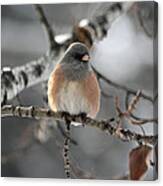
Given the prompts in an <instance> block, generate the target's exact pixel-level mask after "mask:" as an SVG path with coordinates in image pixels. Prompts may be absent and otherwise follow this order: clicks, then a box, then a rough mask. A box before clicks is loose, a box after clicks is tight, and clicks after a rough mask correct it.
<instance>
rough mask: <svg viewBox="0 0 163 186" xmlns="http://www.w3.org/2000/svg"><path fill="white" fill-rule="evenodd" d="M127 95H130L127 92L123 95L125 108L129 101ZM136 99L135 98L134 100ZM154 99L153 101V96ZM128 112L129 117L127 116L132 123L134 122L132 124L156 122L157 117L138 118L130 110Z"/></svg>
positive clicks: (127, 106)
mask: <svg viewBox="0 0 163 186" xmlns="http://www.w3.org/2000/svg"><path fill="white" fill-rule="evenodd" d="M129 96H130V93H129V92H127V93H126V97H125V106H126V109H127V110H128V108H129V103H128V102H129ZM140 96H141V95H139V98H140ZM139 98H138V100H139ZM134 100H135V99H134ZM134 100H133V102H134ZM138 100H137V99H136V102H137V101H138ZM154 101H155V98H154ZM130 108H131V106H130ZM128 114H129V116H130V118H129V120H130V122H131V123H132V124H134V125H143V124H146V123H155V124H157V123H158V119H157V118H140V117H138V116H135V115H134V114H133V113H132V112H130V113H128Z"/></svg>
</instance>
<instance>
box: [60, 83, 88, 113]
mask: <svg viewBox="0 0 163 186" xmlns="http://www.w3.org/2000/svg"><path fill="white" fill-rule="evenodd" d="M57 107H58V108H57V110H59V111H65V112H69V113H70V114H80V113H81V112H85V113H89V112H90V105H89V104H88V102H87V100H86V99H85V98H84V96H83V93H82V91H81V86H80V84H79V83H77V82H67V83H65V85H64V86H63V88H62V89H61V91H60V93H59V102H58V104H57Z"/></svg>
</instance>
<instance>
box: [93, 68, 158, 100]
mask: <svg viewBox="0 0 163 186" xmlns="http://www.w3.org/2000/svg"><path fill="white" fill-rule="evenodd" d="M92 68H93V70H94V72H95V73H96V75H97V76H98V78H99V79H102V80H104V81H105V82H106V83H107V84H109V85H111V86H113V87H116V88H117V89H121V90H124V91H126V92H128V93H129V94H132V95H136V94H137V91H136V90H134V89H131V88H129V87H127V86H125V85H121V84H118V83H115V82H113V81H112V80H110V79H108V78H106V77H105V76H104V75H102V74H101V73H100V72H99V71H97V69H96V68H95V67H93V66H92ZM140 97H142V98H144V99H146V100H148V101H150V102H152V103H153V102H154V100H155V99H153V98H152V97H151V96H148V95H146V94H145V93H141V96H140Z"/></svg>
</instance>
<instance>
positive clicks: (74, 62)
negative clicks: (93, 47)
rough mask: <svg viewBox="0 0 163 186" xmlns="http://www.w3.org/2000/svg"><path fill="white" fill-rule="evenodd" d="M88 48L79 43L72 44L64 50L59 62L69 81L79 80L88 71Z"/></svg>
mask: <svg viewBox="0 0 163 186" xmlns="http://www.w3.org/2000/svg"><path fill="white" fill-rule="evenodd" d="M89 59H90V57H89V51H88V48H87V47H86V46H85V45H84V44H82V43H79V42H76V43H73V44H71V45H70V46H69V48H68V49H67V50H66V52H65V54H64V56H63V58H62V59H61V61H60V64H61V66H62V69H63V71H64V73H65V75H66V78H68V79H69V80H80V79H82V78H84V77H85V75H87V73H88V72H89V71H90V64H89Z"/></svg>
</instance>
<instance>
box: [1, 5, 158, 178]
mask: <svg viewBox="0 0 163 186" xmlns="http://www.w3.org/2000/svg"><path fill="white" fill-rule="evenodd" d="M138 4H139V7H141V10H142V11H143V12H145V13H144V14H143V15H144V17H143V19H144V20H143V21H144V24H145V27H146V29H147V30H148V31H149V33H150V32H151V30H153V5H154V4H153V2H146V3H144V4H143V3H138ZM108 6H110V3H93V4H56V5H43V8H44V10H45V13H46V15H47V17H48V20H49V22H50V23H51V24H52V26H53V29H54V30H55V32H56V33H57V34H62V33H68V32H71V29H72V27H73V25H74V24H76V23H78V21H79V20H80V19H82V18H89V19H91V18H92V16H93V15H96V14H98V13H99V12H102V11H103V10H104V9H105V8H107V7H108ZM151 12H152V13H151ZM1 14H2V23H1V55H2V56H1V63H2V67H3V66H10V67H14V66H19V65H23V64H25V63H28V62H29V61H31V60H34V59H37V58H38V57H40V56H41V55H43V54H45V52H46V51H47V49H48V43H47V39H46V36H45V34H44V31H43V29H42V27H41V25H40V22H39V21H38V18H37V15H36V12H35V10H34V8H33V6H32V5H7V6H5V5H3V6H2V7H1ZM146 15H150V16H146ZM155 62H156V61H155ZM92 64H93V65H94V66H95V67H96V68H97V69H98V71H100V72H101V73H102V74H104V75H105V76H106V77H108V78H109V79H111V80H113V81H115V82H117V83H120V84H122V85H126V86H128V87H130V88H134V89H135V90H138V89H142V90H143V91H144V92H145V93H146V94H148V95H151V96H153V91H154V85H153V79H154V73H153V67H154V66H153V65H154V56H153V38H152V37H149V36H148V35H147V34H146V33H145V32H144V29H143V28H142V27H141V25H140V23H139V20H138V18H137V14H136V10H135V9H133V10H131V11H129V12H128V13H127V14H124V15H123V16H121V17H119V18H118V19H117V20H116V21H115V22H114V23H113V25H112V26H111V28H110V29H109V31H108V34H107V37H106V38H105V39H103V40H102V41H100V42H97V43H95V51H94V52H93V53H92ZM102 87H103V89H104V90H105V92H107V94H109V95H110V97H109V98H108V97H107V98H105V97H104V96H102V97H101V108H100V112H99V114H98V119H102V118H103V119H104V118H110V117H113V116H114V115H115V108H114V99H113V98H114V96H116V95H117V96H119V97H120V100H121V107H122V108H124V96H125V92H124V91H121V90H117V89H116V88H114V87H111V86H108V85H107V84H105V83H103V82H102ZM42 92H43V91H42V86H41V85H37V86H35V87H31V88H29V89H26V90H24V91H23V92H22V93H21V94H20V95H19V97H18V98H15V99H14V100H12V101H11V102H10V103H12V104H15V105H18V104H22V105H26V106H27V105H39V106H45V103H44V101H43V94H42ZM135 113H136V114H137V115H138V116H140V117H147V118H148V117H149V118H151V117H153V106H152V104H150V103H149V102H148V101H144V100H143V99H141V101H140V103H139V104H138V108H137V110H136V111H135ZM47 122H48V121H40V122H39V121H36V120H32V119H21V118H2V127H1V128H2V129H1V132H2V146H1V151H2V156H3V155H4V157H3V159H2V164H1V166H2V173H1V174H2V176H8V177H13V176H16V177H49V178H64V177H65V176H64V169H63V159H62V154H61V149H60V146H62V145H63V136H62V135H61V133H60V132H59V130H58V128H57V127H55V129H54V130H50V131H49V130H48V128H47V127H46V126H48V124H47ZM50 122H52V121H49V123H50ZM40 126H41V127H42V128H41V129H40ZM124 127H126V128H130V129H131V130H134V131H137V132H139V133H142V131H141V130H140V128H139V127H136V126H131V125H130V124H127V123H124ZM144 129H145V131H146V133H147V134H153V133H154V129H153V125H152V124H148V125H145V126H144ZM34 131H35V132H34ZM71 133H72V137H73V139H75V140H76V141H77V143H78V145H77V146H75V145H73V144H72V145H71V156H72V159H73V161H74V164H78V165H79V166H80V168H81V169H83V170H84V171H86V172H88V173H89V174H91V175H92V176H94V177H95V178H96V179H115V178H116V177H118V176H121V175H122V176H123V175H125V174H126V173H127V172H128V154H129V151H130V150H131V149H132V148H133V147H136V143H134V142H130V143H124V142H122V141H120V140H118V139H116V138H115V137H112V136H107V135H106V134H104V133H103V132H100V131H98V130H96V129H94V128H89V127H85V128H82V127H76V128H75V127H73V128H72V132H71ZM33 135H35V136H37V138H38V140H35V139H34V137H33ZM40 140H41V143H40ZM58 146H59V147H58ZM21 149H23V151H22V150H21ZM153 178H154V172H153V168H152V167H151V168H150V170H149V171H148V173H147V176H146V178H145V179H146V180H152V179H153Z"/></svg>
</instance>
